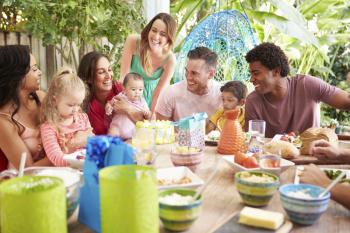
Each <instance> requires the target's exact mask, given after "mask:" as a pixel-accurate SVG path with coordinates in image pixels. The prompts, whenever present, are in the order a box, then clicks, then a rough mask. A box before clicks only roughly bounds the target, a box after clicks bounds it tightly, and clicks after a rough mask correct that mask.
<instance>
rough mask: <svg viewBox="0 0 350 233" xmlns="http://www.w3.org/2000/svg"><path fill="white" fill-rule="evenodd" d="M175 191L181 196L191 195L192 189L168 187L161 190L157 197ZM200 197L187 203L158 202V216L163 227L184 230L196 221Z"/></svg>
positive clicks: (199, 208)
mask: <svg viewBox="0 0 350 233" xmlns="http://www.w3.org/2000/svg"><path fill="white" fill-rule="evenodd" d="M172 193H177V194H180V195H183V196H187V195H189V196H193V195H194V194H195V193H196V191H195V190H192V189H168V190H164V191H161V192H160V193H159V197H162V196H167V195H171V194H172ZM201 204H202V197H201V196H199V198H198V199H197V200H196V201H194V202H193V203H191V204H189V205H169V204H165V203H161V202H159V217H160V219H161V220H162V222H163V225H164V228H165V229H167V230H170V231H185V230H187V229H189V228H190V227H191V225H192V224H193V223H194V221H196V219H197V218H198V216H199V213H200V211H201Z"/></svg>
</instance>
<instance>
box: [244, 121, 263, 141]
mask: <svg viewBox="0 0 350 233" xmlns="http://www.w3.org/2000/svg"><path fill="white" fill-rule="evenodd" d="M265 128H266V122H265V121H264V120H250V121H249V129H248V132H249V133H250V135H251V136H256V137H258V138H259V139H264V138H265Z"/></svg>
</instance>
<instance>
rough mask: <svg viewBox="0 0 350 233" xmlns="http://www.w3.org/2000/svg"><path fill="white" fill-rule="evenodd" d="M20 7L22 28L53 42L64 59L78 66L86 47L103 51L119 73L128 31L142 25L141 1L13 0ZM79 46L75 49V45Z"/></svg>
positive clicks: (130, 31)
mask: <svg viewBox="0 0 350 233" xmlns="http://www.w3.org/2000/svg"><path fill="white" fill-rule="evenodd" d="M11 2H12V4H16V6H17V7H19V8H21V9H23V17H24V18H26V19H27V21H26V23H25V29H26V31H27V32H28V33H30V34H32V35H34V36H35V37H38V38H41V39H42V41H43V44H44V45H53V46H55V49H57V50H58V51H59V52H60V53H61V55H62V57H63V59H64V60H65V61H66V62H67V63H68V64H72V65H74V66H75V68H77V67H78V62H79V60H80V58H81V57H82V56H83V55H84V53H85V52H86V51H87V50H99V51H103V52H105V53H106V54H107V55H108V56H109V58H111V59H112V61H114V64H115V67H114V68H115V71H116V72H118V67H119V66H118V65H119V59H120V56H121V50H122V47H123V44H124V41H125V39H126V37H127V35H128V34H130V33H132V32H139V31H140V30H141V28H143V26H144V19H143V17H142V12H143V11H142V1H141V0H134V1H122V0H119V1H115V0H59V1H47V0H44V1H43V0H12V1H10V3H11ZM76 47H77V48H78V51H76V49H75V48H76Z"/></svg>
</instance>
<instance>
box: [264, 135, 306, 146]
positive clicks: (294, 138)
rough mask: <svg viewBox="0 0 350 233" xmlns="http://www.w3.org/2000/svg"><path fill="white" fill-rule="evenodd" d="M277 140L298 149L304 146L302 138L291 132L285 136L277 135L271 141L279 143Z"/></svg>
mask: <svg viewBox="0 0 350 233" xmlns="http://www.w3.org/2000/svg"><path fill="white" fill-rule="evenodd" d="M277 140H281V141H286V142H290V143H292V144H293V145H294V146H296V147H297V148H300V147H301V144H302V142H301V140H300V136H299V135H298V136H297V135H296V134H295V133H294V132H289V133H285V134H276V135H275V136H274V137H273V138H272V140H271V141H277Z"/></svg>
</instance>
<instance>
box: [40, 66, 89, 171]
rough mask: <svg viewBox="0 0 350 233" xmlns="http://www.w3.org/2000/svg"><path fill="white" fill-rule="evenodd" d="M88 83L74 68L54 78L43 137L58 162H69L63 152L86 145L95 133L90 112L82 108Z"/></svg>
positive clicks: (44, 109)
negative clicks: (73, 70)
mask: <svg viewBox="0 0 350 233" xmlns="http://www.w3.org/2000/svg"><path fill="white" fill-rule="evenodd" d="M84 98H85V85H84V83H83V81H82V80H81V79H80V78H79V77H78V76H77V75H76V74H74V73H73V72H72V70H71V69H63V70H62V71H61V72H58V74H57V75H56V76H55V77H54V78H53V79H52V82H51V85H50V87H49V90H48V93H47V95H46V97H45V98H44V100H43V103H42V108H41V122H42V125H41V127H40V131H41V138H42V142H43V146H44V149H45V152H46V154H47V157H48V158H49V159H50V161H51V162H52V163H53V164H54V165H55V166H68V163H67V162H66V161H64V160H63V156H64V155H66V154H70V153H73V152H75V151H77V150H79V149H82V148H85V145H86V142H87V138H88V136H90V135H93V133H92V127H91V125H90V122H89V119H88V116H87V114H85V113H83V112H82V111H81V104H82V103H83V100H84Z"/></svg>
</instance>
